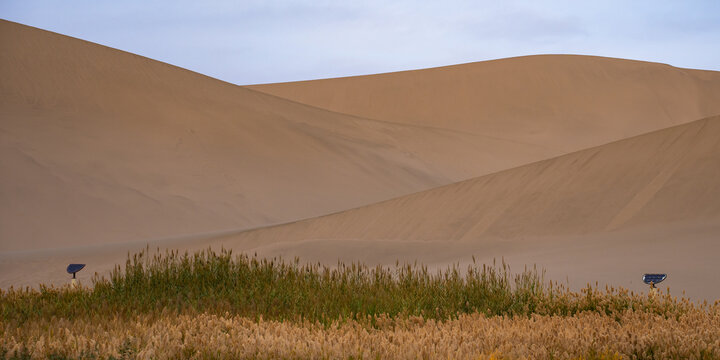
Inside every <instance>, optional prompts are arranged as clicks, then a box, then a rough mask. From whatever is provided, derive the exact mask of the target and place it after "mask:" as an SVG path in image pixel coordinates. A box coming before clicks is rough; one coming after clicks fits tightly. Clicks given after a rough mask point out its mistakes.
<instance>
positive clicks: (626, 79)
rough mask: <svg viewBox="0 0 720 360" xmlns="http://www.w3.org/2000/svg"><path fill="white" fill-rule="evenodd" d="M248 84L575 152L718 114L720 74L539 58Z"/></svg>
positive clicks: (335, 106) (355, 110)
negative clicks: (333, 77) (322, 78)
mask: <svg viewBox="0 0 720 360" xmlns="http://www.w3.org/2000/svg"><path fill="white" fill-rule="evenodd" d="M249 88H251V89H254V90H259V91H262V92H266V93H268V94H273V95H277V96H281V97H284V98H287V99H291V100H294V101H298V102H301V103H305V104H310V105H313V106H318V107H321V108H325V109H328V110H333V111H338V112H342V113H346V114H353V115H357V116H362V117H365V118H371V119H378V120H385V121H393V122H398V123H403V124H413V125H422V126H431V127H437V128H443V129H453V130H456V131H462V132H465V133H472V134H480V135H487V136H493V137H497V138H501V139H507V140H513V141H517V142H522V143H530V144H535V145H540V146H544V147H547V148H551V149H556V150H560V151H565V152H570V151H575V150H579V149H583V148H587V147H590V146H597V145H602V144H605V143H608V142H611V141H615V140H619V139H622V138H626V137H629V136H635V135H640V134H644V133H646V132H649V131H654V130H659V129H662V128H666V127H669V126H674V125H679V124H683V123H686V122H690V121H695V120H698V119H702V118H705V117H707V116H712V115H716V114H720V101H718V99H720V73H718V72H714V71H702V70H689V69H680V68H675V67H672V66H669V65H665V64H658V63H649V62H642V61H632V60H623V59H614V58H605V57H595V56H578V55H536V56H524V57H515V58H509V59H501V60H493V61H483V62H476V63H470V64H462V65H454V66H446V67H439V68H432V69H423V70H414V71H401V72H395V73H387V74H378V75H368V76H354V77H346V78H336V79H324V80H312V81H299V82H290V83H278V84H265V85H254V86H250V87H249Z"/></svg>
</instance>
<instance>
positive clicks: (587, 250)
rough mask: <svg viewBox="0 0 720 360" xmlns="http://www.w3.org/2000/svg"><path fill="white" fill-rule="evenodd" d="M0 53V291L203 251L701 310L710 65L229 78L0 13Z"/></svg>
mask: <svg viewBox="0 0 720 360" xmlns="http://www.w3.org/2000/svg"><path fill="white" fill-rule="evenodd" d="M0 47H1V48H2V51H0V173H1V174H2V176H1V177H0V274H1V275H0V288H6V287H8V286H25V285H31V286H36V285H37V284H38V283H39V282H45V283H51V284H62V283H64V282H66V280H67V276H66V274H64V273H63V269H64V266H65V265H66V264H67V263H68V262H83V263H87V264H88V270H87V272H86V273H83V274H80V279H81V281H85V282H87V281H88V279H89V277H90V276H91V275H92V274H93V273H94V272H98V273H100V274H104V273H106V272H107V271H108V270H110V269H112V268H113V267H114V266H115V264H118V263H122V262H124V260H125V257H126V255H127V252H129V251H130V252H133V251H137V250H139V249H142V248H144V247H145V246H147V245H149V246H151V247H153V248H155V247H158V248H170V249H180V250H196V249H202V248H205V247H207V246H213V247H220V246H224V247H226V248H232V249H233V250H235V251H248V252H257V253H258V254H260V255H263V256H277V255H283V256H287V257H293V256H301V257H302V258H303V259H305V260H308V261H321V262H324V263H329V264H334V263H336V261H337V260H338V259H340V260H343V261H364V262H368V263H373V264H387V263H394V262H395V261H396V260H398V259H399V260H402V261H415V260H418V261H422V262H424V263H427V264H430V265H431V266H434V267H439V266H447V265H448V264H451V263H456V262H460V263H464V262H467V261H471V256H472V255H475V257H476V258H477V259H479V260H480V261H484V262H491V261H492V259H493V258H497V259H500V258H501V257H505V258H507V259H508V261H510V262H511V264H515V265H525V264H532V263H538V264H540V265H542V266H544V267H546V268H547V269H548V271H549V272H548V275H549V277H550V278H552V279H557V280H562V279H565V278H567V279H568V280H570V281H571V283H572V284H573V286H577V285H582V284H583V283H584V282H586V281H596V280H597V281H602V282H608V283H612V284H620V285H625V286H629V287H631V288H633V289H636V290H639V289H643V287H642V286H641V285H640V284H639V276H640V275H641V273H642V272H645V271H667V272H669V273H670V276H669V278H668V281H667V282H666V284H668V285H670V286H671V287H673V288H674V289H675V288H678V289H685V290H687V291H688V294H690V295H692V296H693V297H696V298H720V282H718V280H716V279H715V278H714V277H713V275H712V274H713V273H714V269H712V268H711V266H712V264H714V263H715V262H716V260H715V259H714V258H715V254H717V253H718V250H720V248H718V245H717V241H715V239H717V238H718V235H720V190H718V189H720V118H718V116H717V115H720V73H718V72H711V71H699V70H689V69H679V68H674V67H671V66H668V65H663V64H657V63H647V62H640V61H629V60H621V59H611V58H601V57H590V56H574V55H543V56H529V57H519V58H510V59H502V60H494V61H485V62H478V63H471V64H464V65H455V66H448V67H442V68H434V69H425V70H415V71H406V72H398V73H389V74H379V75H369V76H359V77H349V78H338V79H326V80H314V81H306V82H294V83H281V84H266V85H253V86H247V87H242V86H236V85H232V84H229V83H226V82H222V81H219V80H216V79H212V78H209V77H206V76H203V75H200V74H197V73H194V72H191V71H188V70H184V69H181V68H178V67H175V66H171V65H168V64H164V63H161V62H157V61H154V60H150V59H147V58H144V57H141V56H137V55H133V54H129V53H126V52H122V51H119V50H115V49H111V48H107V47H104V46H101V45H97V44H93V43H89V42H85V41H82V40H78V39H73V38H70V37H67V36H63V35H59V34H54V33H51V32H47V31H43V30H39V29H35V28H31V27H28V26H24V25H20V24H16V23H12V22H8V21H0ZM664 284H665V283H664Z"/></svg>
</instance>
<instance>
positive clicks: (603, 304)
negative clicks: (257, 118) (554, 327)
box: [0, 250, 691, 324]
mask: <svg viewBox="0 0 720 360" xmlns="http://www.w3.org/2000/svg"><path fill="white" fill-rule="evenodd" d="M688 306H691V305H690V304H689V303H688V302H687V301H682V302H678V301H677V300H673V299H670V297H669V295H667V296H662V297H658V298H647V297H644V296H640V295H637V294H632V293H629V292H627V291H625V290H617V291H616V290H614V289H607V290H606V291H599V290H598V289H597V288H593V287H590V286H588V288H587V289H585V290H583V291H582V292H581V293H573V292H570V291H568V290H567V289H565V288H563V287H558V286H556V285H553V284H552V283H547V284H546V283H545V282H544V281H543V277H542V275H541V274H540V273H539V272H538V271H537V270H536V269H535V268H533V269H525V271H523V272H522V273H519V274H515V275H513V274H511V272H510V269H509V267H508V266H507V265H505V264H504V263H502V264H500V265H499V266H485V265H478V264H473V265H471V266H469V267H468V268H467V269H466V270H465V271H461V270H460V269H459V268H458V267H452V268H448V269H446V270H445V271H440V272H435V273H431V272H429V271H428V270H427V268H426V267H424V266H411V265H399V264H398V265H396V266H395V267H374V268H371V267H367V266H364V265H361V264H350V265H345V264H338V265H337V267H333V268H329V267H324V266H320V265H309V264H305V265H303V264H301V263H300V261H299V260H297V259H296V260H295V261H292V262H286V261H283V260H281V259H272V260H268V259H259V258H257V257H249V256H247V255H244V254H241V255H237V256H234V255H233V254H232V253H231V251H226V250H223V251H221V252H220V253H215V252H213V251H210V250H206V251H202V252H199V253H196V254H192V255H190V254H187V253H186V254H182V255H181V254H178V253H177V252H170V253H165V254H156V255H154V256H149V255H148V251H144V252H141V253H139V254H135V255H132V256H129V257H128V260H127V263H126V265H125V269H124V270H123V269H121V268H120V267H117V268H116V269H115V271H114V272H113V273H112V275H111V277H110V278H109V279H104V278H96V279H94V280H93V286H91V287H84V288H80V289H74V290H73V289H69V288H49V287H41V288H40V289H39V290H32V289H23V290H10V291H0V316H2V319H3V320H5V321H17V322H22V321H25V320H28V319H33V318H52V317H62V318H76V317H83V316H108V317H111V318H112V317H131V316H134V315H136V314H158V316H160V314H167V313H168V312H176V313H187V312H210V313H217V314H225V313H229V314H233V315H241V316H247V317H251V318H256V319H257V318H260V317H262V318H264V319H277V320H309V321H313V322H315V321H319V322H321V323H324V324H329V323H331V322H332V321H334V320H338V319H340V320H343V319H355V320H359V319H367V318H374V317H375V316H377V315H380V314H386V315H389V316H417V315H422V316H423V317H424V318H434V319H448V318H452V317H455V316H457V315H458V314H461V313H474V312H480V313H485V314H487V315H509V316H517V315H524V316H527V315H530V314H544V315H564V316H571V315H574V314H576V313H578V312H582V311H597V312H602V313H606V314H612V313H619V312H622V311H624V310H626V309H635V310H645V311H652V312H655V313H659V314H665V315H667V316H679V315H678V314H681V313H682V312H683V309H684V308H686V307H688Z"/></svg>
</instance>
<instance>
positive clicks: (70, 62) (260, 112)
mask: <svg viewBox="0 0 720 360" xmlns="http://www.w3.org/2000/svg"><path fill="white" fill-rule="evenodd" d="M0 43H1V44H2V45H3V51H2V53H0V93H1V94H2V96H1V97H0V172H1V173H2V174H4V175H5V176H2V177H0V199H2V201H1V202H0V239H2V242H0V251H23V250H37V249H42V248H45V249H53V248H64V247H73V246H85V245H97V244H111V243H115V242H134V241H146V240H147V239H155V238H166V237H174V236H178V235H182V234H194V233H207V232H217V231H226V230H233V229H244V228H245V229H246V228H252V227H256V226H261V225H268V224H273V223H280V222H287V221H291V220H296V219H300V218H309V217H314V216H318V215H323V214H328V213H333V212H336V211H340V210H344V209H348V208H352V207H357V206H361V205H366V204H370V203H373V202H377V201H381V200H386V199H388V198H393V197H397V196H400V195H404V194H410V193H413V192H416V191H421V190H425V189H429V188H432V187H435V186H438V185H442V184H448V183H452V182H456V181H459V180H463V179H466V178H469V177H474V176H478V175H481V174H486V173H491V172H494V171H498V170H501V169H504V168H507V167H508V166H517V165H521V164H523V163H527V162H530V161H535V160H538V159H541V158H545V157H549V156H554V155H557V152H556V151H554V150H549V149H543V148H540V147H537V146H534V145H531V144H517V143H513V142H508V141H504V140H501V139H493V138H488V137H483V136H476V135H472V134H464V133H460V132H456V131H449V130H443V129H428V128H423V127H418V126H409V125H398V124H391V123H384V122H379V121H374V120H368V119H362V118H358V117H356V116H348V115H343V114H338V113H334V112H330V111H325V110H322V109H317V108H314V107H310V106H307V105H302V104H298V103H295V102H291V101H288V100H283V99H279V98H277V97H274V96H270V95H265V94H262V93H258V92H256V91H252V90H248V89H246V88H243V87H239V86H235V85H232V84H228V83H225V82H222V81H219V80H215V79H211V78H208V77H206V76H202V75H200V74H197V73H193V72H190V71H187V70H184V69H180V68H177V67H174V66H171V65H168V64H164V63H160V62H157V61H153V60H150V59H147V58H143V57H140V56H137V55H133V54H129V53H125V52H122V51H118V50H115V49H111V48H107V47H104V46H100V45H97V44H92V43H88V42H85V41H82V40H78V39H73V38H70V37H66V36H63V35H59V34H54V33H50V32H46V31H42V30H39V29H34V28H30V27H27V26H23V25H20V24H15V23H11V22H7V21H0ZM349 189H351V190H349Z"/></svg>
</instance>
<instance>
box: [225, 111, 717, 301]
mask: <svg viewBox="0 0 720 360" xmlns="http://www.w3.org/2000/svg"><path fill="white" fill-rule="evenodd" d="M718 236H720V116H716V117H711V118H706V119H703V120H699V121H695V122H692V123H689V124H685V125H680V126H676V127H673V128H669V129H665V130H660V131H657V132H653V133H650V134H646V135H642V136H638V137H633V138H630V139H626V140H622V141H618V142H615V143H611V144H607V145H603V146H600V147H595V148H591V149H587V150H583V151H579V152H576V153H572V154H568V155H565V156H560V157H557V158H553V159H549V160H545V161H540V162H537V163H533V164H530V165H525V166H521V167H518V168H515V169H510V170H507V171H503V172H499V173H496V174H491V175H487V176H483V177H480V178H477V179H472V180H468V181H464V182H460V183H457V184H452V185H449V186H444V187H440V188H436V189H432V190H429V191H425V192H421V193H417V194H413V195H409V196H404V197H401V198H398V199H393V200H390V201H386V202H382V203H379V204H374V205H370V206H366V207H363V208H359V209H354V210H350V211H345V212H341V213H338V214H333V215H330V216H325V217H320V218H316V219H311V220H306V221H299V222H295V223H292V224H287V225H282V226H276V227H270V228H265V229H258V230H254V231H249V232H245V233H242V234H239V235H234V236H230V237H227V238H225V239H224V240H223V241H222V242H221V243H222V244H223V245H224V246H226V247H231V248H237V249H243V250H245V251H255V252H258V253H259V254H263V255H268V256H275V255H284V256H289V257H293V256H298V255H299V256H302V257H303V258H305V259H308V260H310V261H313V260H319V261H322V262H326V263H327V262H329V263H332V262H334V261H336V260H337V259H338V258H340V259H342V260H352V259H357V260H363V261H366V262H370V263H392V262H394V261H395V260H396V259H403V260H405V261H413V260H414V259H420V260H421V261H424V262H427V263H440V264H443V263H445V264H446V263H450V262H453V261H458V260H460V259H463V260H465V261H467V260H469V259H468V257H469V254H475V255H476V256H477V257H479V258H481V259H483V260H489V259H492V258H493V257H497V258H500V257H505V258H508V259H509V260H510V261H514V262H515V263H526V262H531V263H541V264H544V265H547V267H548V269H550V270H552V271H553V275H555V276H556V278H557V276H561V278H564V276H565V275H569V276H570V277H572V278H573V279H574V280H575V283H576V284H577V283H580V284H581V285H582V284H584V282H582V281H581V280H582V279H584V280H586V281H590V280H592V279H604V280H612V282H613V283H615V284H618V283H626V285H628V286H629V285H631V284H632V282H630V283H627V280H634V281H635V284H636V285H637V282H638V274H642V272H643V270H644V271H646V272H647V271H652V270H659V271H662V270H665V271H669V270H673V271H672V272H673V275H674V278H675V279H676V280H677V279H682V280H683V281H676V282H674V284H675V285H676V286H677V287H680V288H682V289H684V290H687V291H688V292H689V293H690V294H692V295H695V296H708V297H713V298H717V297H720V282H719V281H718V280H717V279H716V277H715V276H714V272H712V271H709V268H708V267H709V266H711V264H713V262H714V260H713V258H714V257H715V256H716V254H717V253H718V252H720V243H718V242H717V241H716V239H717V237H718ZM350 249H352V250H350ZM571 265H572V266H571ZM558 268H562V270H563V271H565V273H562V272H559V271H557V269H558ZM670 283H671V284H673V283H672V282H670Z"/></svg>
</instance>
